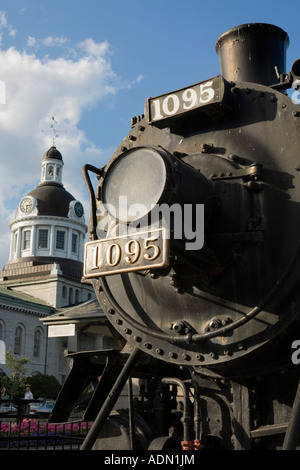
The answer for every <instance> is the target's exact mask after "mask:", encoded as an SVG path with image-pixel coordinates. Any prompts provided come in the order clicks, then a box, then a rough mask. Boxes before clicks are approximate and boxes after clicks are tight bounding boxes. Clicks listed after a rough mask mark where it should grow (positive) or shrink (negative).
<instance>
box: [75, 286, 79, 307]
mask: <svg viewBox="0 0 300 470" xmlns="http://www.w3.org/2000/svg"><path fill="white" fill-rule="evenodd" d="M79 302H80V292H79V290H78V289H76V292H75V303H76V304H79Z"/></svg>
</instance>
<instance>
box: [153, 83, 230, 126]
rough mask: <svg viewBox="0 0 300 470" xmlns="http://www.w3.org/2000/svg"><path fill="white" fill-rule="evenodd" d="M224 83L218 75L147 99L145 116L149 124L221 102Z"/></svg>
mask: <svg viewBox="0 0 300 470" xmlns="http://www.w3.org/2000/svg"><path fill="white" fill-rule="evenodd" d="M223 97H224V83H223V80H222V77H221V76H220V75H218V76H217V77H214V78H212V79H211V80H206V81H205V82H200V83H196V84H195V85H192V86H189V87H186V88H182V89H180V90H176V91H173V92H171V93H166V94H164V95H160V96H156V97H155V98H149V99H148V100H147V102H146V116H147V120H148V122H150V123H155V122H158V121H161V120H163V119H168V118H172V117H175V116H178V115H180V114H183V113H187V112H189V111H193V110H195V109H197V108H202V107H205V106H209V105H211V104H214V103H220V102H222V99H223Z"/></svg>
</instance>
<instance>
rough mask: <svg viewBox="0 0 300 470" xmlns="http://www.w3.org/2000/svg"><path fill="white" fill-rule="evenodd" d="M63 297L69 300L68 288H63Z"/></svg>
mask: <svg viewBox="0 0 300 470" xmlns="http://www.w3.org/2000/svg"><path fill="white" fill-rule="evenodd" d="M62 296H63V299H66V298H67V288H66V286H63V288H62Z"/></svg>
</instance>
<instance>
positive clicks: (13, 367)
mask: <svg viewBox="0 0 300 470" xmlns="http://www.w3.org/2000/svg"><path fill="white" fill-rule="evenodd" d="M28 362H29V359H28V357H25V356H15V355H14V354H13V353H12V352H11V351H9V350H7V351H6V366H7V367H8V369H9V370H10V374H11V380H10V385H9V393H10V395H11V397H12V398H16V397H19V396H20V395H22V394H23V393H24V389H25V387H26V382H27V377H26V375H25V366H26V364H28Z"/></svg>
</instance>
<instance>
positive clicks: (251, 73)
mask: <svg viewBox="0 0 300 470" xmlns="http://www.w3.org/2000/svg"><path fill="white" fill-rule="evenodd" d="M288 45H289V37H288V35H287V33H286V32H285V31H283V30H282V29H281V28H278V27H277V26H274V25H271V24H265V23H252V24H244V25H241V26H236V27H235V28H232V29H230V30H229V31H227V32H226V33H224V34H222V36H220V38H219V39H218V41H217V42H216V52H217V54H218V56H219V60H220V67H221V74H222V75H223V77H224V78H225V79H226V80H227V81H230V82H231V81H232V82H241V81H246V82H252V83H260V84H262V85H267V86H268V85H273V84H275V83H277V82H278V73H279V74H281V73H284V72H285V55H286V49H287V48H288Z"/></svg>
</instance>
